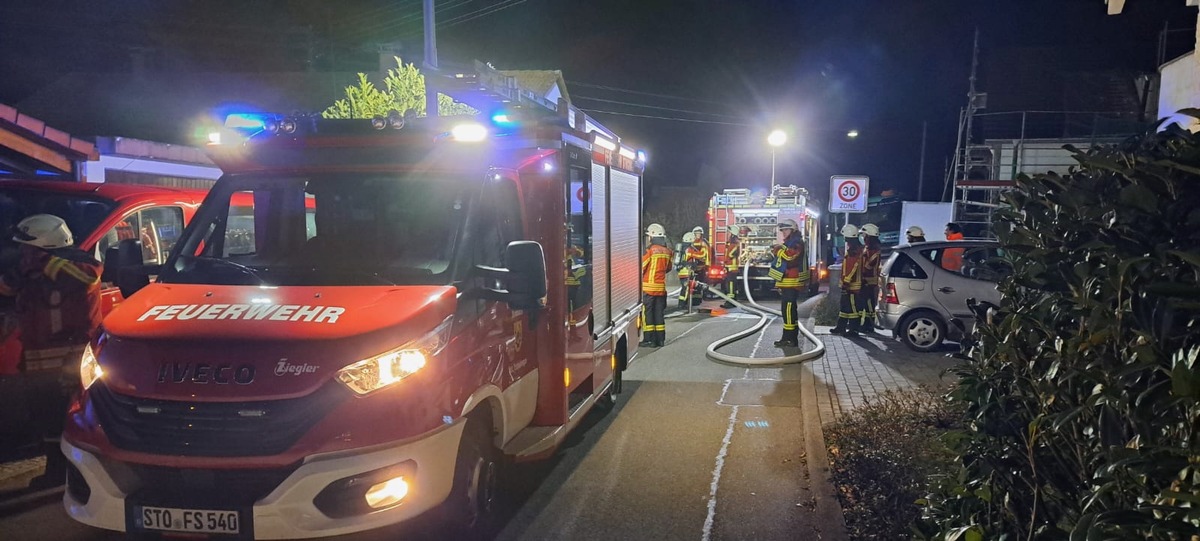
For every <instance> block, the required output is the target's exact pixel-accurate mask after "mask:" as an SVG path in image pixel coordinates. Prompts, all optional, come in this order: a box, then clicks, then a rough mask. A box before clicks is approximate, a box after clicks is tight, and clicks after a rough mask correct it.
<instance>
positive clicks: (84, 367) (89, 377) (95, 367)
mask: <svg viewBox="0 0 1200 541" xmlns="http://www.w3.org/2000/svg"><path fill="white" fill-rule="evenodd" d="M103 376H104V369H103V368H101V367H100V361H99V360H97V359H96V354H95V353H94V352H93V351H92V345H91V344H88V345H87V346H86V347H84V348H83V357H82V358H81V359H80V360H79V381H80V382H81V383H83V388H84V389H85V390H86V389H87V388H88V387H91V386H92V384H93V383H96V381H98V380H99V379H100V378H101V377H103Z"/></svg>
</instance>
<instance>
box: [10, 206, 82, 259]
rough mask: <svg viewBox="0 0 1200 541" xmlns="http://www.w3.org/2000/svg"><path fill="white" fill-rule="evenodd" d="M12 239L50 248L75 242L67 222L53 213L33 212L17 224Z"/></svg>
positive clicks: (63, 246) (64, 246) (61, 246)
mask: <svg viewBox="0 0 1200 541" xmlns="http://www.w3.org/2000/svg"><path fill="white" fill-rule="evenodd" d="M13 240H15V241H17V242H22V243H25V244H28V245H30V246H37V247H38V248H45V249H47V250H52V249H54V248H66V247H67V246H71V245H72V244H75V238H74V237H73V236H72V235H71V229H70V228H68V227H67V222H64V221H63V219H62V218H59V217H58V216H55V215H53V214H34V215H33V216H30V217H28V218H25V219H24V220H21V222H20V223H18V224H17V227H16V229H15V230H14V231H13Z"/></svg>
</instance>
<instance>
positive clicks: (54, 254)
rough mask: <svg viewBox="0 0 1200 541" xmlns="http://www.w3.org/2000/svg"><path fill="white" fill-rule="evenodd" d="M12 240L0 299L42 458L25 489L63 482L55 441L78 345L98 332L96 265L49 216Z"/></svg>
mask: <svg viewBox="0 0 1200 541" xmlns="http://www.w3.org/2000/svg"><path fill="white" fill-rule="evenodd" d="M13 240H14V241H16V242H18V243H20V258H19V261H18V262H17V264H16V265H15V266H14V267H13V268H11V269H9V270H8V271H6V272H5V273H4V275H3V276H0V295H6V296H13V297H16V306H17V314H18V316H17V318H18V323H17V325H18V330H17V332H19V333H20V341H21V349H22V356H21V365H20V368H21V371H22V372H23V374H24V376H25V378H26V381H28V382H29V385H30V396H31V397H33V398H32V400H31V403H30V404H29V405H30V410H31V411H30V413H31V416H30V419H31V420H32V421H33V422H34V423H35V428H36V429H37V430H38V432H40V433H41V434H42V436H43V439H42V447H43V450H44V451H45V453H46V472H45V473H44V474H43V475H42V476H40V477H38V478H35V479H34V480H33V482H32V483H31V484H30V486H31V487H37V488H46V487H52V486H58V485H61V484H62V483H63V482H64V481H65V480H66V457H64V456H63V454H62V451H61V450H60V449H59V440H60V438H61V436H62V431H63V422H64V421H65V418H66V414H67V405H68V403H69V401H70V397H71V394H72V393H74V392H75V391H76V390H78V388H79V362H80V359H81V358H82V355H83V350H84V347H85V346H86V345H87V343H88V342H90V341H91V340H92V339H93V338H95V335H96V332H97V330H98V329H99V328H100V321H101V314H100V262H99V261H96V260H95V259H93V258H92V257H91V256H90V255H88V254H87V253H86V252H84V251H82V250H79V249H78V248H75V246H74V243H75V241H74V238H73V237H72V235H71V230H70V229H69V228H68V227H67V224H66V222H64V221H63V220H62V218H59V217H57V216H53V215H50V214H35V215H32V216H29V217H28V218H25V219H24V220H21V222H20V223H18V224H17V227H16V229H15V230H14V232H13Z"/></svg>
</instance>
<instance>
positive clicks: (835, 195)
mask: <svg viewBox="0 0 1200 541" xmlns="http://www.w3.org/2000/svg"><path fill="white" fill-rule="evenodd" d="M869 181H870V178H869V177H865V176H852V175H834V176H832V177H829V212H866V211H867V185H868V183H869Z"/></svg>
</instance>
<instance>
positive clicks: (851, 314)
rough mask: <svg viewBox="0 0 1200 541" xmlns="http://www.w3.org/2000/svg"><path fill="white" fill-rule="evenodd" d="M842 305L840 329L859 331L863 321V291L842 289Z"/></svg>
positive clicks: (838, 327)
mask: <svg viewBox="0 0 1200 541" xmlns="http://www.w3.org/2000/svg"><path fill="white" fill-rule="evenodd" d="M841 301H842V302H841V307H840V309H839V310H838V322H837V327H834V328H835V329H836V330H839V331H854V332H858V330H859V328H860V325H861V323H862V318H863V311H862V291H845V290H843V291H842V299H841Z"/></svg>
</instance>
